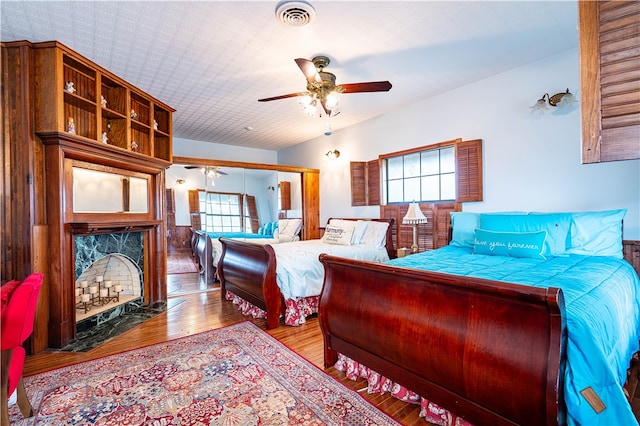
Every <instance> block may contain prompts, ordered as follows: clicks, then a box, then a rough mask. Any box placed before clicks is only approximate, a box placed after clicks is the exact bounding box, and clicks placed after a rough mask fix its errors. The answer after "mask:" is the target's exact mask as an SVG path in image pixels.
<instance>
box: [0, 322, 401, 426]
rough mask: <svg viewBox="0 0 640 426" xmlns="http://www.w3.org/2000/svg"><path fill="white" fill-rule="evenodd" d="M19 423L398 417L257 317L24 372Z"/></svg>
mask: <svg viewBox="0 0 640 426" xmlns="http://www.w3.org/2000/svg"><path fill="white" fill-rule="evenodd" d="M25 386H26V389H27V393H28V394H29V398H30V400H31V403H32V405H33V408H34V411H35V415H34V417H31V418H29V419H23V418H22V415H21V414H20V410H19V409H18V407H17V405H13V406H11V407H9V408H10V413H9V414H10V419H11V424H16V425H45V424H46V425H86V424H96V425H143V424H144V425H229V426H234V425H243V426H249V425H358V426H359V425H398V423H396V422H395V421H394V420H393V419H392V418H391V417H389V416H387V415H386V414H385V413H383V412H381V411H379V410H378V409H377V408H376V407H374V406H373V405H372V404H370V403H369V402H368V401H366V400H365V399H364V398H362V397H361V396H360V395H359V394H358V393H357V392H355V391H352V390H351V389H348V388H347V387H346V386H344V385H343V384H342V383H340V382H338V381H337V380H335V379H334V378H333V377H331V376H329V375H327V374H326V373H324V372H323V371H322V370H321V369H320V368H318V367H316V366H315V365H314V364H311V363H310V362H309V361H307V360H306V359H304V358H302V357H300V356H299V355H297V354H296V353H295V352H293V351H291V350H290V349H289V348H287V347H286V346H285V345H283V344H282V343H280V342H279V341H278V340H276V339H275V338H273V337H272V336H271V335H269V334H268V333H266V332H264V331H262V330H261V329H260V328H259V327H258V326H256V325H255V324H253V323H251V322H242V323H238V324H235V325H232V326H228V327H225V328H220V329H216V330H211V331H207V332H204V333H199V334H196V335H193V336H188V337H184V338H181V339H177V340H172V341H169V342H166V343H161V344H157V345H152V346H148V347H145V348H141V349H136V350H132V351H128V352H123V353H121V354H117V355H111V356H108V357H105V358H100V359H97V360H93V361H88V362H84V363H80V364H75V365H72V366H69V367H64V368H60V369H57V370H52V371H48V372H45V373H40V374H36V375H33V376H29V377H26V378H25Z"/></svg>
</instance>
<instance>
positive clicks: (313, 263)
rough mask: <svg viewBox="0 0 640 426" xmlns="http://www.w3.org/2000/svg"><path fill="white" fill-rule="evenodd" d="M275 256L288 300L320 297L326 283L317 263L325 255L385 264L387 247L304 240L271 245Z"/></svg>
mask: <svg viewBox="0 0 640 426" xmlns="http://www.w3.org/2000/svg"><path fill="white" fill-rule="evenodd" d="M272 247H273V250H274V252H275V253H276V282H277V283H278V287H280V292H281V293H282V295H283V296H284V298H285V300H286V299H293V298H296V297H309V296H319V295H320V292H321V291H322V284H323V282H324V267H323V266H322V264H321V263H320V261H319V260H318V256H320V254H322V253H328V254H331V255H333V256H340V257H346V258H349V259H358V260H369V261H372V262H386V261H387V260H389V254H388V253H387V250H386V248H384V247H381V248H376V247H374V246H372V245H368V244H356V245H350V246H346V245H345V246H343V245H336V244H327V243H323V242H322V241H320V240H305V241H295V242H289V243H282V244H275V245H273V246H272Z"/></svg>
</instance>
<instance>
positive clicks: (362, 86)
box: [340, 81, 391, 93]
mask: <svg viewBox="0 0 640 426" xmlns="http://www.w3.org/2000/svg"><path fill="white" fill-rule="evenodd" d="M340 86H342V88H343V89H344V92H342V93H362V92H388V91H389V90H391V83H389V82H388V81H370V82H368V83H351V84H341V85H340Z"/></svg>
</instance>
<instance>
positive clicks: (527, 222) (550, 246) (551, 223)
mask: <svg viewBox="0 0 640 426" xmlns="http://www.w3.org/2000/svg"><path fill="white" fill-rule="evenodd" d="M570 226H571V214H570V213H533V214H531V213H530V214H528V215H521V214H515V215H514V214H505V215H491V214H480V228H481V229H484V230H487V231H497V232H538V231H546V232H547V238H546V239H545V241H544V247H545V250H544V252H543V254H544V255H545V256H559V255H562V254H565V252H566V251H567V241H568V239H569V228H570Z"/></svg>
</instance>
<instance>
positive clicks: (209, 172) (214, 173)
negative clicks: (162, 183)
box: [184, 166, 229, 178]
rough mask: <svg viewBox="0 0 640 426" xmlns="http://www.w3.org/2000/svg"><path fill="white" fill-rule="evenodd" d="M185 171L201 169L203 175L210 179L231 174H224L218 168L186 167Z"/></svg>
mask: <svg viewBox="0 0 640 426" xmlns="http://www.w3.org/2000/svg"><path fill="white" fill-rule="evenodd" d="M184 168H185V169H189V170H191V169H200V170H202V173H203V174H204V175H205V176H207V177H210V178H219V177H220V176H224V175H228V174H229V173H226V172H223V171H222V170H220V168H219V167H217V166H184Z"/></svg>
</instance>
